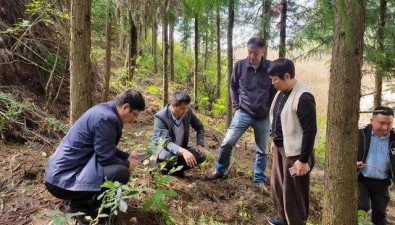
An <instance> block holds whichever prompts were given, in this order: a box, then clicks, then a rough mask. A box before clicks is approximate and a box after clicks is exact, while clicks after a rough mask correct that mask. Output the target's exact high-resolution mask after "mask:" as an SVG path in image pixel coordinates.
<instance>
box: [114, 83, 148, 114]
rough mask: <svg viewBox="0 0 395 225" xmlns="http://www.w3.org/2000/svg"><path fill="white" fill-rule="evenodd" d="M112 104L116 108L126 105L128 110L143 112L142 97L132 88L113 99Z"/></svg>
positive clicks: (143, 103) (143, 102)
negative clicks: (113, 103)
mask: <svg viewBox="0 0 395 225" xmlns="http://www.w3.org/2000/svg"><path fill="white" fill-rule="evenodd" d="M114 102H115V105H116V106H121V105H123V104H126V103H128V104H129V107H130V110H140V111H144V110H145V100H144V97H143V95H142V94H141V93H140V92H139V91H137V90H136V89H133V88H130V89H128V90H126V91H124V92H123V93H122V94H120V95H118V96H117V97H115V99H114Z"/></svg>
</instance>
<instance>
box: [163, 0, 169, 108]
mask: <svg viewBox="0 0 395 225" xmlns="http://www.w3.org/2000/svg"><path fill="white" fill-rule="evenodd" d="M167 6H168V0H164V6H163V14H162V36H163V41H162V46H163V98H162V100H163V102H162V104H163V106H165V105H167V103H168V100H169V70H168V62H169V54H168V52H169V42H168V12H167V11H168V9H167Z"/></svg>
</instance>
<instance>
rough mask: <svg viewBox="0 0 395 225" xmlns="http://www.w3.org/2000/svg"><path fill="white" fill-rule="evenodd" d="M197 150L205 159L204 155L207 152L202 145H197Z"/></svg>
mask: <svg viewBox="0 0 395 225" xmlns="http://www.w3.org/2000/svg"><path fill="white" fill-rule="evenodd" d="M195 150H196V151H197V152H198V153H199V154H200V155H201V156H202V157H203V156H204V154H205V152H206V150H205V149H204V148H203V147H202V146H200V145H196V146H195Z"/></svg>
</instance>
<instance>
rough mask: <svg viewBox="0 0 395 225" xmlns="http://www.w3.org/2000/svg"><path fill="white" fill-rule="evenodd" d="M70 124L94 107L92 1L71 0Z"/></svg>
mask: <svg viewBox="0 0 395 225" xmlns="http://www.w3.org/2000/svg"><path fill="white" fill-rule="evenodd" d="M70 23H71V24H70V33H71V41H70V124H73V123H74V122H75V121H76V120H77V119H78V118H79V117H80V116H81V115H82V114H83V113H84V112H85V111H86V110H88V109H89V108H90V107H91V106H92V92H91V91H92V88H91V86H92V85H91V82H92V79H91V77H92V76H91V65H90V51H91V1H90V0H86V1H78V0H71V21H70Z"/></svg>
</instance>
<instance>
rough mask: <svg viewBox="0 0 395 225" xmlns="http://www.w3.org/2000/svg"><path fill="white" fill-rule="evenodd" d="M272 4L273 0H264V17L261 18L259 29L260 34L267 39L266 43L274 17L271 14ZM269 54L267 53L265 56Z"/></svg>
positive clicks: (266, 46)
mask: <svg viewBox="0 0 395 225" xmlns="http://www.w3.org/2000/svg"><path fill="white" fill-rule="evenodd" d="M271 5H272V0H262V18H261V23H262V25H261V30H260V31H259V36H260V37H261V38H262V39H263V40H265V41H266V43H267V42H268V41H269V39H270V22H271V19H272V16H271V13H270V11H271ZM267 48H268V45H267V44H266V45H265V51H266V52H267ZM266 56H267V54H265V57H266Z"/></svg>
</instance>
